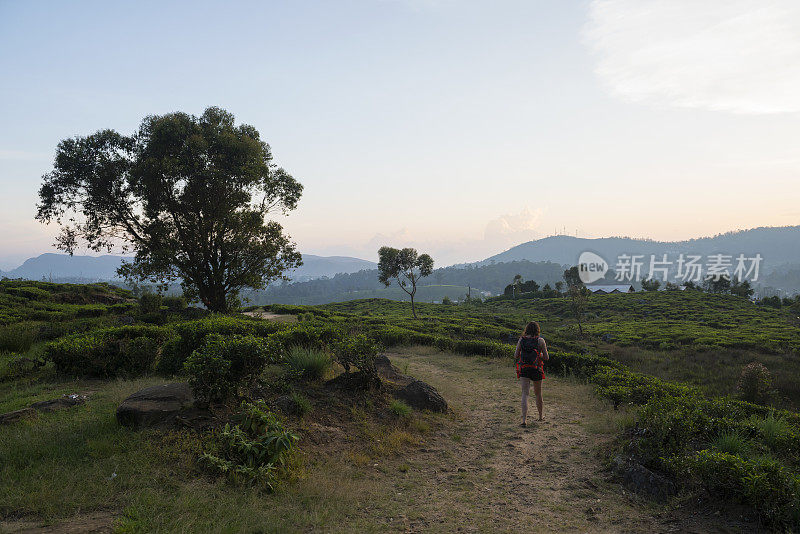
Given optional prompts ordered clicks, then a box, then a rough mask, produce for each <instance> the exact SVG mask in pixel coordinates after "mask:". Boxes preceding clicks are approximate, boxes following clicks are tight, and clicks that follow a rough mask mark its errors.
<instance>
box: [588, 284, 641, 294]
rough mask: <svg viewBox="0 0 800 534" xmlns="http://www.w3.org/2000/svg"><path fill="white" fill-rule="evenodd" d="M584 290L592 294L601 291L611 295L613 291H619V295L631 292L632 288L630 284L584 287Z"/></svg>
mask: <svg viewBox="0 0 800 534" xmlns="http://www.w3.org/2000/svg"><path fill="white" fill-rule="evenodd" d="M586 289H588V290H589V291H591V292H592V293H597V292H599V291H602V292H603V293H613V292H614V291H619V292H620V293H629V292H631V291H633V286H632V285H630V284H618V285H608V286H586Z"/></svg>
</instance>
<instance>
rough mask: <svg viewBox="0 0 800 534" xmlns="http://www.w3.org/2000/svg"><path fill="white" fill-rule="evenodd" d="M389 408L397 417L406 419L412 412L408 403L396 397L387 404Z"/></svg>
mask: <svg viewBox="0 0 800 534" xmlns="http://www.w3.org/2000/svg"><path fill="white" fill-rule="evenodd" d="M389 410H390V411H391V412H392V414H394V416H395V417H397V418H398V419H407V418H409V417H411V414H412V412H413V410H412V409H411V406H409V405H408V404H406V403H405V402H403V401H401V400H396V399H395V400H393V401H392V402H391V403H390V404H389Z"/></svg>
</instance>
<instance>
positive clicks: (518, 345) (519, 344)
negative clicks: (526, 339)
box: [514, 338, 522, 362]
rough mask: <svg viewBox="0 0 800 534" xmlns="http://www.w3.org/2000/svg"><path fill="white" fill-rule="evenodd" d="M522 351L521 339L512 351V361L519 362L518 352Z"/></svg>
mask: <svg viewBox="0 0 800 534" xmlns="http://www.w3.org/2000/svg"><path fill="white" fill-rule="evenodd" d="M521 350H522V338H519V341H517V348H516V349H514V361H515V362H516V361H519V352H520V351H521Z"/></svg>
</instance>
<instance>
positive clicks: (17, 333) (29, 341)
mask: <svg viewBox="0 0 800 534" xmlns="http://www.w3.org/2000/svg"><path fill="white" fill-rule="evenodd" d="M38 333H39V327H38V326H37V325H36V324H31V323H17V324H11V325H8V326H0V351H3V350H7V351H11V352H27V351H28V350H29V349H30V348H31V345H33V343H34V341H36V337H37V335H38Z"/></svg>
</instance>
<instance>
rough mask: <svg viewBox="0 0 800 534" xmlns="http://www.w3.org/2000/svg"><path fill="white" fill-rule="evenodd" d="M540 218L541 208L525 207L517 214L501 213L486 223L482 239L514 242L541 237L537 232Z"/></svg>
mask: <svg viewBox="0 0 800 534" xmlns="http://www.w3.org/2000/svg"><path fill="white" fill-rule="evenodd" d="M541 218H542V210H541V209H536V210H531V209H530V208H528V207H525V208H524V209H523V210H522V211H520V212H519V213H517V214H511V215H501V216H500V217H498V218H496V219H492V220H491V221H489V222H488V223H487V224H486V230H484V240H487V241H502V242H513V241H516V242H517V243H516V244H519V243H521V242H525V241H530V240H532V239H537V238H539V237H541V234H540V233H539V232H537V231H536V230H537V228H539V226H540V220H541Z"/></svg>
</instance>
